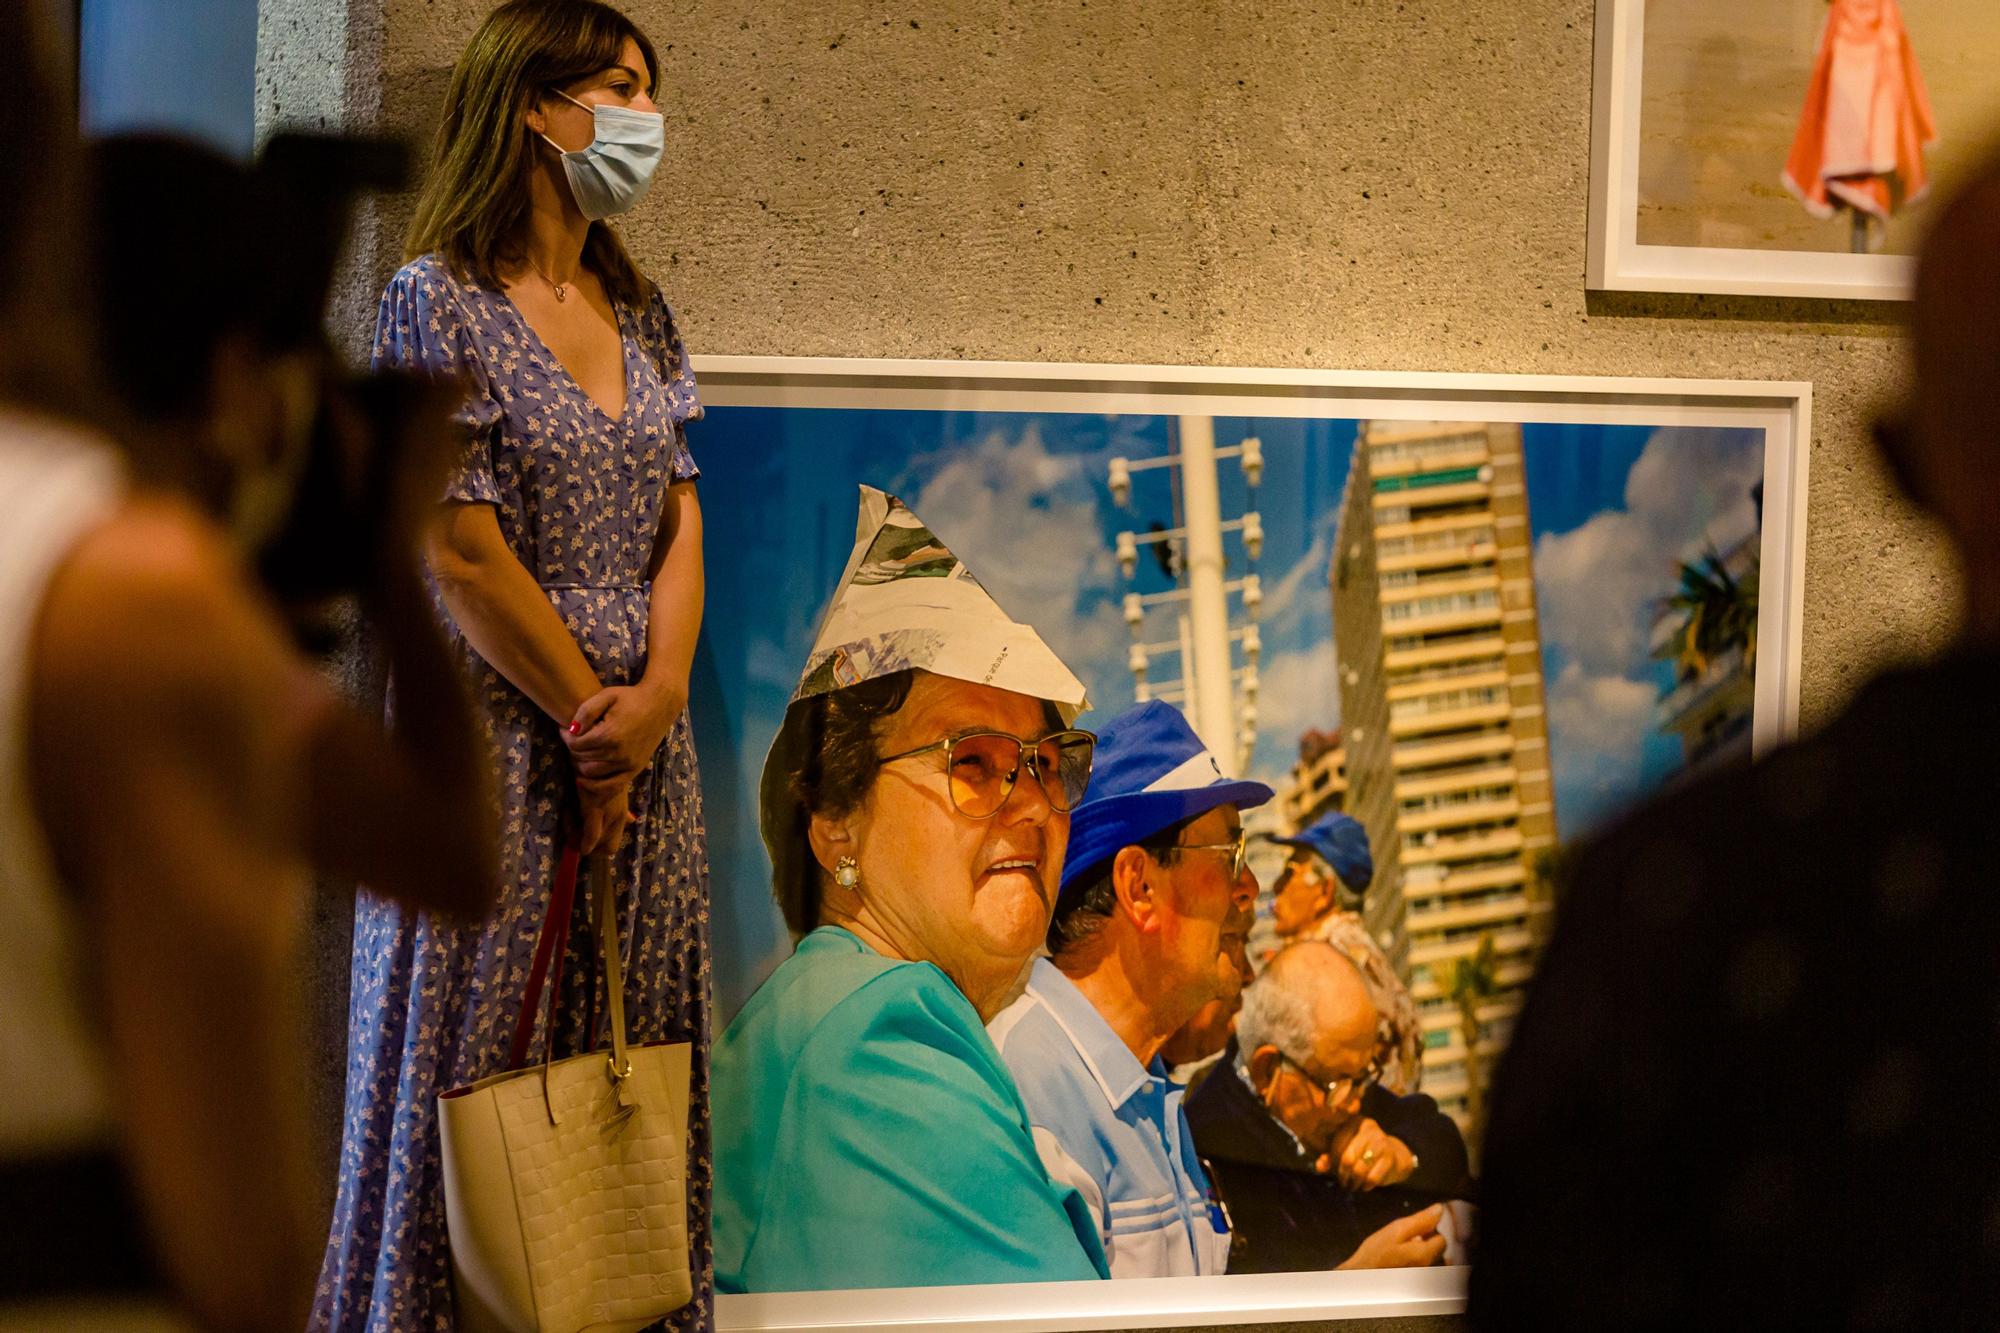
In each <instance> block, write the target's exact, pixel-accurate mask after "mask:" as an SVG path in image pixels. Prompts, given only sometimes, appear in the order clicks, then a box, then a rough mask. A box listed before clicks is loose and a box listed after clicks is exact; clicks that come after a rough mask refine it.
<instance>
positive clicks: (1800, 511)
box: [694, 356, 1812, 1333]
mask: <svg viewBox="0 0 2000 1333" xmlns="http://www.w3.org/2000/svg"><path fill="white" fill-rule="evenodd" d="M694 367H695V371H696V375H697V377H698V380H699V382H700V384H701V394H702V398H703V401H704V402H705V404H706V405H707V406H709V407H710V408H724V407H761V408H899V407H900V408H908V409H919V410H924V409H928V410H954V411H1009V410H1017V411H1072V412H1074V411H1089V412H1097V413H1135V414H1144V413H1162V412H1164V413H1190V412H1195V413H1203V412H1205V413H1210V414H1214V415H1217V416H1224V415H1232V414H1239V415H1254V416H1258V417H1273V416H1288V415H1299V416H1317V417H1329V416H1330V417H1343V418H1344V417H1354V418H1370V419H1385V418H1394V419H1404V420H1412V421H1426V420H1452V421H1490V422H1521V423H1523V424H1527V423H1535V422H1566V423H1568V422H1583V423H1595V422H1603V423H1607V424H1621V425H1650V426H1696V427H1699V426H1730V427H1749V428H1757V429H1761V430H1763V432H1764V474H1763V475H1764V499H1763V526H1762V534H1761V546H1760V551H1761V562H1762V568H1763V570H1764V571H1766V572H1765V575H1764V584H1763V590H1764V595H1763V598H1762V601H1761V606H1760V611H1759V629H1758V632H1759V641H1760V648H1759V652H1758V662H1757V670H1756V678H1755V685H1754V688H1755V699H1756V702H1755V713H1754V718H1753V723H1752V726H1753V734H1752V748H1753V751H1754V752H1762V751H1765V750H1767V749H1769V748H1770V747H1771V746H1773V745H1775V744H1778V743H1780V742H1782V741H1784V740H1787V739H1789V738H1791V737H1792V736H1793V735H1795V734H1796V731H1797V726H1798V716H1799V694H1798V692H1799V677H1800V634H1801V630H1802V626H1803V605H1804V597H1803V593H1804V575H1805V525H1806V486H1807V463H1808V454H1809V451H1810V441H1811V438H1812V386H1811V385H1810V384H1807V383H1802V382H1777V381H1748V380H1694V379H1685V380H1683V379H1626V378H1600V377H1589V376H1544V375H1490V374H1476V375H1474V374H1448V373H1445V374H1441V373H1404V372H1351V371H1334V370H1295V369H1294V370H1287V369H1257V368H1193V367H1179V366H1144V365H1079V364H1048V363H1031V362H965V361H916V360H865V359H845V358H788V357H760V356H697V357H695V358H694ZM696 443H697V445H698V444H699V440H698V439H697V440H696ZM1466 1276H1467V1270H1466V1269H1463V1268H1435V1269H1400V1270H1381V1271H1372V1272H1329V1273H1284V1274H1275V1275H1235V1276H1220V1277H1206V1278H1202V1277H1196V1278H1161V1279H1147V1280H1126V1281H1112V1282H1044V1283H1024V1284H1011V1285H992V1286H963V1287H925V1288H898V1289H888V1290H848V1291H809V1292H787V1293H764V1294H750V1295H737V1294H718V1295H717V1297H716V1306H715V1309H716V1327H717V1328H718V1329H719V1330H722V1331H723V1333H751V1331H752V1330H757V1331H759V1333H780V1331H784V1333H806V1331H808V1330H815V1331H816V1330H841V1329H857V1328H877V1327H885V1326H888V1327H895V1328H897V1329H907V1330H918V1329H924V1330H932V1329H935V1330H963V1329H975V1328H976V1329H980V1330H985V1331H989V1333H1001V1331H1005V1333H1031V1331H1034V1330H1062V1329H1127V1328H1172V1327H1188V1326H1196V1325H1201V1326H1214V1325H1232V1324H1256V1323H1288V1322H1299V1321H1307V1320H1343V1319H1362V1318H1382V1317H1397V1316H1419V1315H1441V1314H1453V1313H1457V1312H1460V1311H1462V1310H1463V1308H1464V1303H1465V1282H1466Z"/></svg>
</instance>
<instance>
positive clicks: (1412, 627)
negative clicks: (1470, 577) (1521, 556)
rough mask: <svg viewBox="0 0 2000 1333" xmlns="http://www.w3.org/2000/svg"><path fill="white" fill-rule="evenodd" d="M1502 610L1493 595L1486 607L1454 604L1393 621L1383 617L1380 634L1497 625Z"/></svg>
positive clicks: (1431, 631) (1397, 636) (1430, 631)
mask: <svg viewBox="0 0 2000 1333" xmlns="http://www.w3.org/2000/svg"><path fill="white" fill-rule="evenodd" d="M1504 610H1505V608H1504V607H1502V606H1501V605H1500V599H1499V598H1497V597H1496V598H1494V599H1493V603H1492V605H1490V606H1467V607H1454V608H1452V609H1451V610H1448V611H1433V612H1431V613H1429V614H1427V615H1412V616H1404V617H1400V618H1398V619H1394V620H1391V619H1390V618H1389V617H1387V616H1384V617H1383V618H1382V636H1383V637H1384V638H1401V637H1403V636H1405V635H1410V634H1440V633H1444V632H1446V631H1449V630H1458V629H1480V628H1483V627H1485V626H1487V625H1492V626H1495V627H1496V628H1497V627H1498V626H1499V625H1500V623H1501V619H1502V615H1503V612H1504ZM1387 664H1388V659H1387V658H1385V659H1384V665H1387ZM1398 665H1400V663H1398Z"/></svg>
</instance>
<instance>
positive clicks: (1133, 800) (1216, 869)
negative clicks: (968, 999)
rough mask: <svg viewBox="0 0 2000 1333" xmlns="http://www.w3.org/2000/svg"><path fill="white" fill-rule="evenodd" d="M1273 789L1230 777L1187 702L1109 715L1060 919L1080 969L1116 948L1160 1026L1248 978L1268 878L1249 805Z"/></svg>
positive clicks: (1060, 953) (1077, 830)
mask: <svg viewBox="0 0 2000 1333" xmlns="http://www.w3.org/2000/svg"><path fill="white" fill-rule="evenodd" d="M1270 798H1271V789H1270V788H1269V787H1267V786H1265V785H1264V784H1263V783H1261V782H1245V781H1238V780H1234V779H1231V778H1226V777H1224V776H1223V775H1222V771H1221V768H1220V766H1219V765H1218V764H1217V763H1216V762H1215V758H1214V756H1213V755H1211V754H1210V753H1209V752H1208V750H1207V748H1206V747H1204V746H1203V745H1202V743H1201V740H1200V738H1199V737H1197V736H1196V735H1195V733H1194V730H1193V728H1191V727H1190V726H1188V723H1187V719H1186V718H1184V717H1183V716H1182V715H1181V713H1180V712H1179V710H1177V709H1175V708H1172V707H1170V706H1168V705H1166V704H1163V703H1160V702H1158V701H1154V702H1151V703H1144V704H1140V705H1138V706H1137V707H1136V708H1132V709H1129V710H1128V711H1126V712H1124V713H1121V714H1120V715H1118V716H1117V717H1115V718H1113V719H1111V721H1109V722H1107V723H1105V724H1104V726H1103V727H1102V729H1101V730H1100V732H1099V736H1098V747H1097V758H1096V762H1095V764H1094V766H1093V767H1092V769H1091V778H1090V790H1089V792H1088V793H1087V794H1086V795H1085V797H1084V800H1083V804H1081V805H1079V806H1078V807H1077V810H1076V816H1075V818H1074V819H1073V820H1072V821H1071V833H1072V841H1071V857H1070V864H1069V865H1068V866H1066V867H1064V870H1063V890H1062V896H1061V898H1060V900H1059V903H1058V906H1057V913H1056V918H1055V920H1054V921H1053V922H1052V923H1051V925H1050V929H1049V950H1050V952H1051V953H1052V954H1053V955H1054V957H1055V961H1056V965H1057V966H1058V967H1060V968H1062V969H1063V970H1064V971H1065V972H1068V973H1070V974H1071V975H1075V976H1081V975H1084V974H1087V973H1090V972H1093V971H1095V970H1096V968H1097V966H1098V965H1099V964H1100V963H1101V962H1102V961H1103V960H1104V959H1106V958H1108V957H1110V956H1112V955H1113V954H1115V955H1116V956H1117V958H1118V960H1119V963H1120V967H1121V970H1122V973H1123V975H1124V976H1125V978H1126V980H1127V981H1129V982H1130V983H1131V985H1132V987H1133V988H1134V990H1135V993H1136V998H1137V999H1138V1000H1139V1001H1140V1002H1141V1003H1142V1004H1144V1005H1145V1006H1146V1008H1147V1010H1148V1011H1149V1013H1150V1014H1151V1016H1152V1018H1153V1020H1154V1023H1155V1025H1156V1028H1157V1030H1158V1031H1160V1032H1161V1033H1162V1034H1166V1033H1171V1032H1173V1031H1174V1030H1175V1029H1177V1028H1179V1027H1180V1026H1181V1025H1182V1024H1184V1023H1186V1022H1187V1021H1188V1020H1189V1019H1190V1018H1192V1017H1193V1016H1194V1014H1195V1012H1196V1011H1197V1010H1198V1009H1200V1008H1201V1007H1202V1006H1203V1005H1205V1004H1207V1003H1209V1002H1210V1001H1211V1000H1225V1001H1228V1000H1233V999H1234V997H1235V994H1236V992H1237V991H1238V990H1239V989H1240V988H1241V986H1242V974H1241V971H1240V970H1239V967H1238V963H1237V961H1236V959H1235V958H1234V957H1232V956H1231V952H1232V951H1231V950H1230V949H1229V948H1227V947H1226V942H1227V940H1228V939H1229V938H1231V937H1233V938H1234V940H1235V944H1236V947H1235V949H1234V953H1235V954H1236V955H1239V956H1240V954H1241V952H1242V937H1243V935H1245V934H1247V932H1248V929H1249V913H1250V912H1251V911H1252V909H1253V906H1254V904H1255V901H1256V897H1257V879H1256V877H1255V876H1254V875H1252V874H1251V873H1250V868H1249V866H1248V864H1247V862H1246V861H1245V859H1244V855H1243V853H1244V833H1243V815H1242V812H1243V811H1244V810H1247V809H1252V808H1254V807H1256V806H1259V805H1262V804H1263V803H1264V802H1265V801H1267V800H1269V799H1270Z"/></svg>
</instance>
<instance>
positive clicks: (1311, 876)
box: [1271, 848, 1340, 935]
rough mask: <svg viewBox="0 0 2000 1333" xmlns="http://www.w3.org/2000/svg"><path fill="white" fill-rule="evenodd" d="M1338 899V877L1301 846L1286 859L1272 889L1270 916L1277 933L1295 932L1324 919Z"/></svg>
mask: <svg viewBox="0 0 2000 1333" xmlns="http://www.w3.org/2000/svg"><path fill="white" fill-rule="evenodd" d="M1339 901H1340V881H1339V880H1338V879H1336V878H1335V877H1334V874H1333V871H1331V870H1330V869H1328V868H1327V865H1326V862H1324V861H1322V860H1320V859H1319V858H1318V857H1317V856H1315V855H1313V854H1312V853H1311V852H1309V851H1307V850H1305V849H1304V848H1298V849H1296V850H1294V851H1293V852H1292V854H1291V855H1290V856H1289V857H1287V858H1286V859H1285V868H1284V869H1283V870H1281V871H1279V872H1278V882H1277V884H1276V885H1275V886H1274V887H1273V888H1272V890H1271V916H1272V920H1273V922H1275V924H1276V925H1277V927H1278V933H1279V934H1280V935H1298V934H1302V933H1304V932H1305V931H1307V930H1310V929H1311V928H1312V927H1313V926H1314V925H1316V924H1318V923H1319V922H1320V921H1322V920H1324V919H1325V917H1326V915H1327V913H1329V912H1331V911H1332V910H1333V909H1334V908H1335V907H1336V906H1337V905H1338V904H1339Z"/></svg>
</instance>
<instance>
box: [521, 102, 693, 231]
mask: <svg viewBox="0 0 2000 1333" xmlns="http://www.w3.org/2000/svg"><path fill="white" fill-rule="evenodd" d="M554 92H555V94H556V96H558V97H560V98H562V99H563V100H565V101H569V102H576V104H577V105H578V106H580V107H582V108H583V109H584V110H586V111H588V112H589V113H590V115H591V118H592V119H593V120H594V121H595V122H596V123H597V133H596V135H595V136H594V137H593V138H592V139H591V141H590V147H588V148H582V149H578V150H577V151H576V152H574V153H571V152H564V150H563V148H562V145H560V144H558V143H557V142H556V141H555V140H554V139H550V138H549V136H548V135H546V134H544V135H543V136H542V138H544V139H546V140H548V144H549V147H551V148H553V149H555V150H556V151H557V152H558V153H562V164H563V174H564V175H566V176H568V177H569V192H570V194H572V195H573V196H575V198H576V206H577V207H578V208H579V209H581V210H582V211H583V215H584V216H585V217H586V218H589V219H590V220H591V221H592V222H596V221H598V220H600V219H602V218H608V217H612V216H614V215H616V214H619V213H624V212H627V211H628V210H630V209H631V207H632V206H633V205H634V204H636V203H638V202H639V201H640V200H641V199H643V198H645V197H646V190H647V189H648V187H650V186H651V185H652V183H653V171H654V169H655V168H657V167H658V166H659V165H660V158H661V157H662V156H664V155H665V153H666V151H667V118H666V117H665V116H663V115H661V114H660V113H659V112H657V111H634V110H633V109H632V108H630V107H624V106H603V105H598V106H592V105H590V104H589V103H587V102H577V100H576V99H575V98H574V97H571V96H570V95H569V94H568V93H566V92H563V91H562V90H561V89H560V88H558V89H555V90H554Z"/></svg>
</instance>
